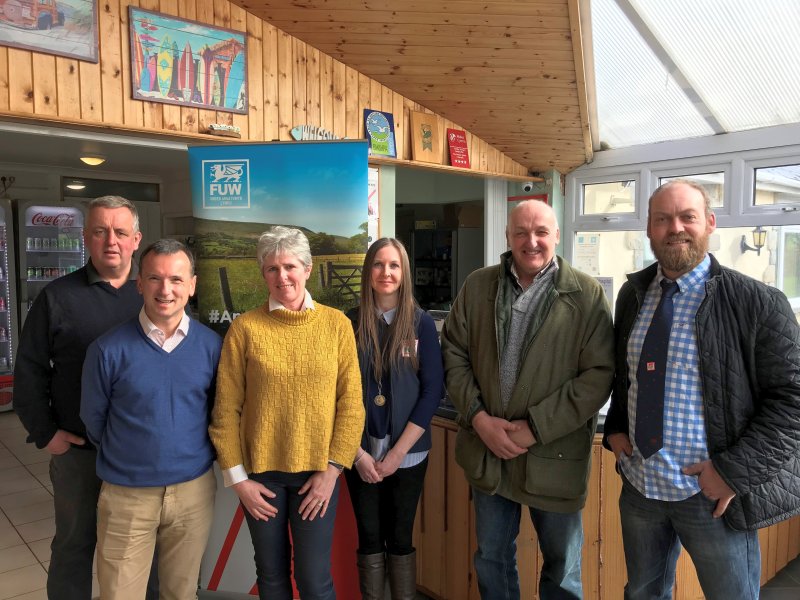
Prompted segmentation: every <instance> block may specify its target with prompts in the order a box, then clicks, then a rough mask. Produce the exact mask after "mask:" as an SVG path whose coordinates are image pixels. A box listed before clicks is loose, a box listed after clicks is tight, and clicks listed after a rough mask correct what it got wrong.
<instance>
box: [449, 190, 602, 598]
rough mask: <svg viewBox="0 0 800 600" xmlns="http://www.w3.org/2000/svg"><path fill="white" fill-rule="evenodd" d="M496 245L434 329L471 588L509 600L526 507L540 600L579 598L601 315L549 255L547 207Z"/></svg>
mask: <svg viewBox="0 0 800 600" xmlns="http://www.w3.org/2000/svg"><path fill="white" fill-rule="evenodd" d="M506 238H507V240H508V245H509V246H510V247H511V251H510V252H506V253H505V254H503V255H502V257H501V261H500V264H499V265H495V266H492V267H486V268H484V269H480V270H478V271H475V272H474V273H472V274H471V275H470V276H469V277H468V278H467V280H466V281H465V282H464V287H463V288H462V289H461V292H460V293H459V295H458V297H457V298H456V301H455V304H454V305H453V310H452V311H451V312H450V315H449V316H448V318H447V320H446V321H445V325H444V328H443V330H442V350H443V353H444V360H445V371H446V381H447V391H448V393H449V395H450V399H451V400H452V402H453V404H454V405H455V406H456V409H457V410H458V413H459V416H458V422H459V425H460V429H459V432H458V437H457V440H456V459H457V461H458V463H459V465H461V467H462V468H463V469H464V473H465V475H466V477H467V480H468V481H469V483H470V484H471V486H472V490H473V499H474V503H475V517H476V518H475V521H476V530H477V531H476V532H477V539H478V550H477V552H476V553H475V570H476V572H477V574H478V587H479V588H480V593H481V598H483V600H493V599H495V598H506V599H518V598H519V595H520V593H519V577H518V574H517V565H516V541H515V540H516V537H517V535H518V533H519V522H520V516H521V510H522V507H523V506H527V507H528V508H529V511H530V515H531V520H532V522H533V525H534V527H535V528H536V532H537V536H538V538H539V547H540V549H541V551H542V555H543V556H544V564H543V568H542V573H541V579H540V583H539V597H540V598H542V600H548V599H552V598H582V585H581V547H582V545H583V527H582V524H581V509H582V508H583V505H584V503H585V501H586V495H587V490H586V486H587V482H588V479H589V467H590V455H591V448H592V437H593V435H594V431H595V426H596V423H597V411H598V410H599V409H600V407H601V406H603V404H604V403H605V402H606V400H607V399H608V396H609V392H610V390H611V381H612V378H613V375H614V352H613V330H612V324H611V311H610V309H609V305H608V302H607V300H606V298H605V295H604V293H603V290H602V288H601V287H600V285H599V284H598V283H597V282H596V281H595V280H594V279H593V278H591V277H589V276H587V275H585V274H583V273H580V272H579V271H576V270H574V269H573V268H572V267H571V266H570V265H569V263H567V262H566V261H565V260H563V259H561V258H559V257H556V256H555V247H556V245H557V244H558V240H559V229H558V223H557V221H556V217H555V214H554V213H553V210H552V208H550V207H549V206H548V205H547V204H544V203H542V202H536V201H527V202H522V203H520V204H519V205H518V206H517V207H515V208H514V210H513V211H512V212H511V214H510V216H509V223H508V227H507V228H506Z"/></svg>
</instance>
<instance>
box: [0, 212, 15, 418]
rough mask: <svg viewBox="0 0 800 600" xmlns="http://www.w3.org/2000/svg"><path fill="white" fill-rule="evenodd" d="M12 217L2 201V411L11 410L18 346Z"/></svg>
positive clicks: (0, 336)
mask: <svg viewBox="0 0 800 600" xmlns="http://www.w3.org/2000/svg"><path fill="white" fill-rule="evenodd" d="M11 214H12V213H11V203H10V202H9V201H8V200H0V411H4V410H11V400H12V389H13V378H12V376H11V372H12V370H13V368H14V365H13V364H12V363H13V360H14V350H15V349H16V346H17V311H16V305H17V301H16V289H15V287H14V280H15V279H16V275H15V272H14V221H13V219H12V216H11Z"/></svg>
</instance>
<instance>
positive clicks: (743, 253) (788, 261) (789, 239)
mask: <svg viewBox="0 0 800 600" xmlns="http://www.w3.org/2000/svg"><path fill="white" fill-rule="evenodd" d="M708 245H709V251H710V252H711V253H712V254H713V255H714V256H715V258H716V259H717V260H718V261H719V262H720V264H723V265H725V266H726V267H730V268H732V269H736V270H737V271H739V272H740V273H744V274H745V275H749V276H750V277H752V278H753V279H756V280H758V281H761V282H763V283H766V284H767V285H771V286H775V287H777V288H778V289H780V290H782V291H783V292H784V293H785V294H786V296H787V297H788V298H789V301H790V303H791V305H792V308H793V309H794V312H795V314H798V315H800V226H791V227H779V226H770V225H765V226H749V227H718V228H717V229H716V231H714V233H712V234H711V237H710V238H709V241H708ZM759 245H760V246H761V247H760V248H758V246H759ZM572 256H573V259H572V262H573V265H574V266H575V268H577V269H579V270H581V271H583V272H584V273H587V274H588V275H592V276H594V277H604V278H610V281H609V280H606V282H607V283H609V284H610V286H609V287H610V288H611V289H612V302H616V298H617V293H619V289H620V287H622V284H623V283H625V281H626V275H627V274H628V273H632V272H634V271H639V270H641V269H643V268H645V267H647V266H648V265H650V264H652V263H653V262H655V256H654V255H653V252H652V250H651V249H650V240H649V239H648V238H647V234H646V233H645V232H644V231H602V232H598V231H581V232H578V233H576V234H575V239H574V249H573V255H572Z"/></svg>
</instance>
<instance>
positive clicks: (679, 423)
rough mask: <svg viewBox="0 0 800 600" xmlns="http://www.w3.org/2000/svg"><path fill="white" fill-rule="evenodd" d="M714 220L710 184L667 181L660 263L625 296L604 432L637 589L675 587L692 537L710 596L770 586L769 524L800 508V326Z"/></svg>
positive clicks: (620, 302) (647, 592) (651, 595)
mask: <svg viewBox="0 0 800 600" xmlns="http://www.w3.org/2000/svg"><path fill="white" fill-rule="evenodd" d="M715 227H716V219H715V216H714V213H712V212H711V207H710V200H709V197H708V194H707V193H706V192H705V190H704V189H703V188H702V187H700V186H698V185H696V184H695V183H692V182H690V181H684V180H673V181H670V182H668V183H666V184H664V185H662V186H661V187H659V188H658V189H657V190H656V191H655V192H654V193H653V195H652V196H651V197H650V206H649V215H648V223H647V236H648V237H649V238H650V245H651V247H652V249H653V253H654V254H655V256H656V258H657V259H658V263H657V264H654V265H651V266H650V267H648V268H646V269H644V270H643V271H640V272H638V273H633V274H631V275H628V282H626V283H625V284H624V285H623V286H622V289H621V290H620V293H619V297H618V298H617V305H616V320H615V326H614V330H615V341H616V375H615V380H614V388H613V392H612V401H611V408H610V409H609V413H608V417H607V419H606V423H605V434H604V440H603V443H604V445H605V446H606V448H608V449H610V450H612V451H613V452H614V454H615V456H616V457H617V465H618V468H619V471H620V473H621V475H622V480H623V487H622V493H621V495H620V500H619V507H620V515H621V517H622V536H623V542H624V546H625V560H626V563H627V568H628V583H627V585H626V587H625V598H626V599H628V600H638V599H645V598H646V599H648V600H649V599H668V598H671V596H672V588H673V585H674V581H675V565H676V562H677V559H678V554H679V553H680V549H681V545H683V547H685V548H686V550H687V551H688V552H689V555H690V556H691V558H692V561H693V562H694V564H695V567H696V569H697V574H698V577H699V580H700V585H701V586H702V588H703V592H704V594H705V596H706V598H708V599H709V600H715V599H719V600H731V599H734V598H735V599H737V600H744V599H748V598H753V599H755V598H758V594H759V580H760V571H761V559H760V551H759V546H758V536H757V529H758V528H760V527H766V526H768V525H771V524H773V523H776V522H778V521H781V520H783V519H786V518H788V517H790V516H792V515H794V514H796V513H798V512H800V329H798V324H797V319H796V318H795V316H794V314H793V312H792V309H791V307H790V306H789V302H788V301H787V299H786V296H784V295H783V294H782V293H781V292H780V291H779V290H777V289H775V288H772V287H768V286H766V285H764V284H763V283H761V282H758V281H756V280H754V279H751V278H750V277H747V276H745V275H742V274H741V273H738V272H736V271H733V270H731V269H728V268H725V267H722V266H720V264H719V263H718V262H717V260H716V259H715V258H714V257H713V256H711V255H710V254H708V238H709V235H710V234H711V233H712V232H713V231H714V229H715ZM662 290H663V291H662ZM667 290H669V291H667ZM664 323H666V324H667V325H666V327H664ZM660 329H661V330H663V331H662V332H659V330H660ZM659 337H660V338H661V339H657V338H659ZM664 346H666V347H664ZM662 352H663V355H662ZM721 517H722V518H721Z"/></svg>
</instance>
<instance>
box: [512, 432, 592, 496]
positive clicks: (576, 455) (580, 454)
mask: <svg viewBox="0 0 800 600" xmlns="http://www.w3.org/2000/svg"><path fill="white" fill-rule="evenodd" d="M591 449H592V436H591V434H590V432H589V431H588V430H587V429H585V428H581V429H579V430H578V431H574V432H572V433H571V434H569V435H566V436H564V437H563V438H560V439H558V440H556V441H554V442H551V443H549V444H544V445H539V444H534V445H533V446H531V447H530V449H529V450H528V455H527V464H526V466H525V490H526V491H527V492H528V493H529V494H534V495H537V496H549V497H552V498H566V499H571V498H579V497H581V496H583V495H585V494H586V486H587V484H588V480H589V459H590V456H591Z"/></svg>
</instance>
